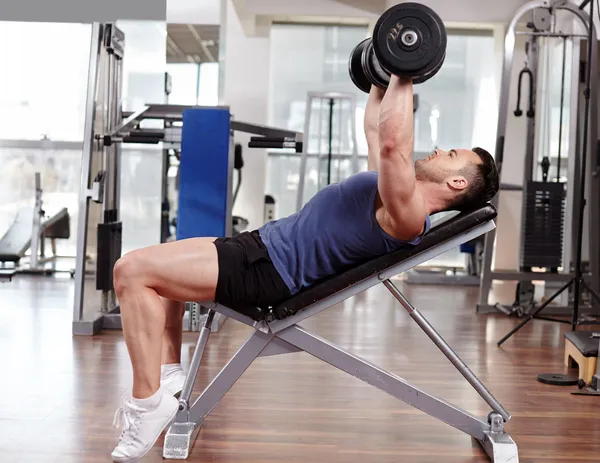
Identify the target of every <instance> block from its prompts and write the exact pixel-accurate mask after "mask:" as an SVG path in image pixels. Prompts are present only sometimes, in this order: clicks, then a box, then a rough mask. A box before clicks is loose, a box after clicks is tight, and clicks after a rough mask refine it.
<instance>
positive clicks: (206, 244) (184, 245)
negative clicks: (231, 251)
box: [123, 238, 219, 302]
mask: <svg viewBox="0 0 600 463" xmlns="http://www.w3.org/2000/svg"><path fill="white" fill-rule="evenodd" d="M214 240H215V238H189V239H185V240H180V241H173V242H169V243H163V244H159V245H155V246H150V247H147V248H143V249H138V250H135V251H132V252H130V253H129V254H127V255H125V256H124V257H123V260H124V261H127V260H130V261H131V262H132V263H131V265H132V266H135V268H136V272H135V274H136V278H140V280H141V281H139V283H141V284H143V285H144V286H146V287H150V288H152V289H154V290H155V291H156V292H157V293H158V295H159V296H162V297H163V298H165V299H170V300H173V301H183V302H185V301H200V300H213V299H214V297H215V290H216V287H217V281H218V277H219V260H218V256H217V249H216V247H215V245H214ZM125 265H127V264H125Z"/></svg>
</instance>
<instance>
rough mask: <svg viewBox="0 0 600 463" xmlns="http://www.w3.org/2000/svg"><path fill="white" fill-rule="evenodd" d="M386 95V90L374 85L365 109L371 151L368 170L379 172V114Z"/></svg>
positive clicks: (365, 121)
mask: <svg viewBox="0 0 600 463" xmlns="http://www.w3.org/2000/svg"><path fill="white" fill-rule="evenodd" d="M384 94H385V91H384V90H382V89H380V88H379V87H376V86H375V85H372V86H371V91H370V92H369V98H368V100H367V106H366V108H365V120H364V128H365V136H366V137H367V147H368V149H369V157H368V159H367V168H368V169H369V170H374V171H378V170H379V112H380V107H381V100H382V99H383V95H384Z"/></svg>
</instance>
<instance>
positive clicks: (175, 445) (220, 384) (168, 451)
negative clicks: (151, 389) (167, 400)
mask: <svg viewBox="0 0 600 463" xmlns="http://www.w3.org/2000/svg"><path fill="white" fill-rule="evenodd" d="M494 227H495V224H494V222H493V221H488V222H484V223H481V224H478V225H476V226H475V227H473V228H471V229H470V230H469V231H467V232H465V233H461V234H459V235H457V236H454V237H451V238H449V239H447V240H445V241H443V242H442V243H439V244H437V245H435V246H432V247H430V248H428V249H425V250H424V251H422V252H421V253H419V254H416V255H413V256H412V257H409V258H407V259H405V260H403V261H401V262H398V263H396V264H395V265H392V266H390V267H388V268H387V269H385V270H384V271H381V272H379V273H377V274H374V275H372V276H370V277H368V278H365V279H363V280H362V281H360V282H358V283H356V284H354V285H352V286H348V287H346V288H345V289H343V290H341V291H338V292H336V293H334V294H332V295H330V296H328V297H325V298H324V299H322V300H319V301H315V302H314V303H312V304H311V305H309V306H307V307H305V308H304V309H303V310H301V311H299V312H298V313H296V314H294V315H292V316H289V317H287V318H284V319H282V320H274V321H271V322H267V321H259V322H257V321H255V320H253V319H252V318H250V317H247V316H245V315H242V314H240V313H238V312H236V311H234V310H232V309H230V308H228V307H225V306H223V305H221V304H218V303H215V302H209V303H202V305H203V306H205V307H207V308H209V309H210V310H209V316H208V317H207V319H206V320H205V323H204V326H203V327H202V329H201V332H200V336H199V339H198V342H197V344H196V348H195V351H194V354H193V357H192V361H191V365H190V370H189V373H188V375H187V378H186V381H185V384H184V388H183V391H182V393H181V396H180V399H179V411H178V413H177V415H176V417H175V419H174V421H173V423H172V424H171V426H170V428H169V429H168V431H167V433H166V436H165V441H164V447H163V456H164V458H167V459H179V460H184V459H187V458H188V456H189V454H190V451H191V447H192V445H193V443H194V441H195V439H196V437H197V434H198V432H199V430H200V427H201V425H202V422H203V421H204V419H205V418H206V417H207V416H208V414H209V413H210V412H211V411H212V410H213V409H214V407H215V406H216V405H217V404H218V403H219V401H220V400H221V399H222V398H223V396H224V395H225V394H226V393H227V391H229V389H230V388H231V387H232V386H233V385H234V384H235V382H236V381H237V380H238V379H239V378H240V377H241V376H242V374H243V373H244V372H245V371H246V369H247V368H248V367H249V366H250V365H251V364H252V362H254V360H256V359H257V358H259V357H265V356H273V355H281V354H290V353H294V352H307V353H309V354H311V355H312V356H314V357H316V358H318V359H320V360H322V361H324V362H326V363H329V364H330V365H333V366H334V367H336V368H338V369H340V370H342V371H345V372H346V373H348V374H350V375H352V376H355V377H357V378H359V379H361V380H362V381H364V382H366V383H368V384H371V385H372V386H375V387H377V388H378V389H381V390H382V391H384V392H387V393H388V394H390V395H392V396H394V397H396V398H397V399H400V400H402V401H404V402H406V403H407V404H408V405H411V406H413V407H415V408H417V409H419V410H421V411H423V412H425V413H427V414H428V415H431V416H433V417H435V418H437V419H439V420H441V421H443V422H445V423H447V424H449V425H450V426H453V427H455V428H457V429H459V430H461V431H462V432H465V433H467V434H469V435H470V436H472V437H473V438H474V439H476V440H477V441H478V442H479V443H480V444H481V445H482V447H483V449H484V450H485V451H486V453H487V454H488V455H489V457H490V459H491V461H492V462H494V463H518V461H519V460H518V451H517V445H516V444H515V442H514V441H513V440H512V438H511V437H510V436H509V435H508V434H506V433H505V432H504V423H505V422H507V421H508V420H509V419H510V414H509V413H508V412H507V411H506V410H505V409H504V407H503V406H502V405H501V404H500V403H499V402H498V401H497V400H496V399H495V398H494V397H493V396H492V394H491V393H490V392H489V391H488V390H487V388H486V387H485V386H484V385H483V383H482V382H481V381H480V380H479V379H478V378H477V376H475V374H474V373H473V372H472V371H471V370H470V369H469V367H468V366H467V365H466V364H465V363H464V362H463V361H462V360H461V359H460V358H459V357H458V355H457V354H456V353H455V352H454V351H453V350H452V348H451V347H450V346H449V345H448V344H447V343H446V342H445V341H444V340H443V339H442V337H441V336H440V335H439V334H438V333H437V332H436V330H435V329H434V328H433V327H432V326H431V325H430V324H429V322H428V321H427V320H426V319H425V317H423V315H421V313H420V312H419V311H418V310H417V309H416V308H415V307H413V306H412V305H411V303H410V302H409V301H408V300H407V299H406V298H405V297H404V295H403V294H402V293H401V292H400V290H398V288H397V287H396V286H395V285H394V284H393V283H392V282H391V281H390V278H392V277H394V276H396V275H398V274H400V273H402V272H405V271H407V270H409V269H411V268H413V267H416V266H417V265H420V264H422V263H423V262H426V261H427V260H429V259H431V258H433V257H435V256H437V255H439V254H442V253H444V252H446V251H448V250H450V249H452V248H454V247H456V246H458V245H460V244H462V243H465V242H467V241H470V240H471V239H473V238H476V237H477V236H480V235H481V234H483V233H487V232H488V231H490V230H492V229H493V228H494ZM379 283H383V284H384V285H385V287H386V288H388V290H389V291H390V292H391V293H392V295H393V296H394V297H395V298H396V300H397V301H398V302H399V303H400V305H401V306H402V307H404V308H405V309H406V310H407V312H408V313H409V315H410V316H411V317H412V319H413V320H414V321H415V322H416V323H417V324H418V325H419V326H420V327H421V328H422V329H423V331H425V333H426V334H427V335H428V336H429V337H430V339H431V340H432V341H433V342H434V343H435V344H436V346H437V347H438V348H439V349H440V350H441V351H442V352H443V353H444V355H446V357H447V358H448V359H449V360H450V362H451V363H452V364H453V365H454V366H455V367H456V368H457V369H458V370H459V371H460V373H461V374H462V375H463V376H464V377H465V379H467V381H468V382H469V383H470V384H471V385H472V386H473V388H474V389H475V390H476V391H477V392H478V393H479V395H480V396H481V397H482V398H483V399H484V400H485V401H486V402H487V404H488V405H489V406H490V407H491V409H492V411H491V412H490V414H489V415H488V416H487V418H486V419H480V418H477V417H475V416H473V415H472V414H470V413H469V412H467V411H465V410H462V409H460V408H459V407H457V406H455V405H452V404H451V403H449V402H446V401H445V400H443V399H440V398H437V397H435V396H432V395H429V394H427V393H426V392H424V391H422V390H420V389H418V388H416V387H415V386H412V385H411V384H409V383H408V382H407V381H406V380H404V379H402V378H400V377H399V376H397V375H395V374H393V373H390V372H388V371H385V370H383V369H381V368H379V367H377V366H376V365H374V364H372V363H370V362H369V361H367V360H364V359H362V358H360V357H358V356H356V355H353V354H351V353H350V352H347V351H345V350H343V349H341V348H340V347H338V346H336V345H334V344H332V343H331V342H329V341H327V340H326V339H323V338H321V337H319V336H316V335H314V334H312V333H310V332H308V331H307V330H306V329H304V328H302V327H301V326H299V325H298V323H300V322H302V321H303V320H306V319H307V318H309V317H312V316H313V315H316V314H318V313H319V312H321V311H323V310H325V309H327V308H329V307H331V306H333V305H335V304H337V303H339V302H341V301H343V300H345V299H348V298H349V297H352V296H354V295H356V294H358V293H360V292H362V291H364V290H366V289H368V288H370V287H372V286H375V285H377V284H379ZM215 312H218V313H220V314H222V315H225V316H227V317H230V318H232V319H235V320H237V321H239V322H241V323H244V324H246V325H249V326H251V327H253V328H254V329H255V331H254V332H253V333H252V334H251V335H250V337H249V338H248V339H247V341H246V342H245V343H244V344H243V345H242V347H241V348H240V349H239V350H238V351H237V353H236V354H235V355H234V356H233V357H232V358H231V360H230V361H229V362H228V363H227V364H226V365H225V366H224V367H223V369H222V370H221V371H220V373H219V374H217V376H216V377H215V378H214V379H213V380H212V382H211V383H210V384H209V385H208V386H206V388H205V389H204V391H203V392H202V393H201V394H200V396H199V397H198V398H197V399H196V401H195V402H194V403H193V404H192V405H190V403H191V402H190V397H191V393H192V388H193V386H194V383H195V382H196V377H197V373H198V369H199V367H200V361H201V359H202V354H203V352H204V348H205V346H206V343H207V342H208V337H209V334H210V325H211V323H212V317H213V316H214V314H215Z"/></svg>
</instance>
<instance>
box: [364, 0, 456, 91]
mask: <svg viewBox="0 0 600 463" xmlns="http://www.w3.org/2000/svg"><path fill="white" fill-rule="evenodd" d="M372 42H373V49H374V53H375V56H376V57H377V59H378V60H379V62H380V63H381V66H382V67H384V68H385V69H386V70H387V71H389V72H390V73H391V74H395V75H398V76H403V77H411V78H417V79H418V80H419V81H420V82H424V81H425V80H427V79H428V78H430V77H431V76H430V77H427V76H428V75H430V74H432V72H433V71H435V72H437V70H439V68H440V67H441V64H440V63H441V62H443V60H444V57H445V53H446V43H447V36H446V29H445V27H444V23H443V21H442V20H441V18H440V17H439V16H438V15H437V13H435V12H434V11H433V10H432V9H431V8H429V7H427V6H425V5H421V4H419V3H412V2H407V3H400V4H398V5H395V6H393V7H392V8H390V9H388V10H387V11H386V12H385V13H384V14H383V15H382V16H381V17H380V18H379V20H378V21H377V23H376V24H375V28H374V30H373V39H372Z"/></svg>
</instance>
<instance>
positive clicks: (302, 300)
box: [229, 204, 497, 321]
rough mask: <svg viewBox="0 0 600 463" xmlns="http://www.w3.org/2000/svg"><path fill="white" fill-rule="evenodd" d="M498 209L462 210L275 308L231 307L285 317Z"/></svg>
mask: <svg viewBox="0 0 600 463" xmlns="http://www.w3.org/2000/svg"><path fill="white" fill-rule="evenodd" d="M496 215H497V212H496V209H495V208H494V206H492V205H491V204H486V205H484V206H483V207H481V208H479V209H476V210H474V211H471V212H462V213H460V214H458V215H457V216H455V217H453V218H451V219H450V220H447V221H445V222H442V223H440V224H438V225H436V226H434V227H433V228H432V229H431V230H430V231H429V232H428V233H427V234H426V235H425V236H424V237H423V239H422V240H421V242H420V243H419V244H418V245H416V246H407V247H406V248H403V249H400V250H398V251H396V252H392V253H390V254H386V255H384V256H380V257H377V258H375V259H372V260H369V261H367V262H364V263H362V264H360V265H358V266H356V267H352V268H349V269H347V270H346V271H343V272H341V273H338V274H336V275H333V276H331V277H329V278H326V279H324V280H323V281H321V282H319V283H317V284H315V285H313V286H311V287H310V288H306V289H303V290H301V291H299V292H298V293H296V294H295V295H294V296H292V297H291V298H289V299H287V300H285V301H283V302H282V303H280V304H278V305H277V306H276V307H273V308H272V309H270V310H269V309H267V310H265V309H262V308H260V307H256V306H239V305H238V306H229V308H230V309H232V310H235V311H236V312H239V313H241V314H244V315H246V316H248V317H250V318H252V319H253V320H256V321H259V320H264V319H265V318H268V319H270V320H272V319H275V320H282V319H284V318H287V317H289V316H291V315H294V314H296V313H298V312H299V311H300V310H302V309H304V308H306V307H308V306H309V305H311V304H313V303H315V302H317V301H320V300H322V299H325V298H326V297H327V296H331V295H332V294H335V293H337V292H338V291H341V290H343V289H345V288H347V287H349V286H353V285H355V284H356V283H358V282H360V281H362V280H365V279H367V278H369V277H371V276H373V275H377V274H378V273H380V272H381V271H383V270H385V269H387V268H389V267H391V266H393V265H396V264H398V263H399V262H402V261H403V260H406V259H408V258H410V257H412V256H414V255H416V254H419V253H421V252H423V251H425V250H427V249H429V248H431V247H433V246H436V245H438V244H440V243H443V242H444V241H446V240H448V239H450V238H453V237H455V236H457V235H459V234H461V233H465V232H467V231H469V230H471V229H473V228H475V227H476V226H478V225H481V224H482V223H486V222H489V221H490V220H493V219H494V218H496Z"/></svg>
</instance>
